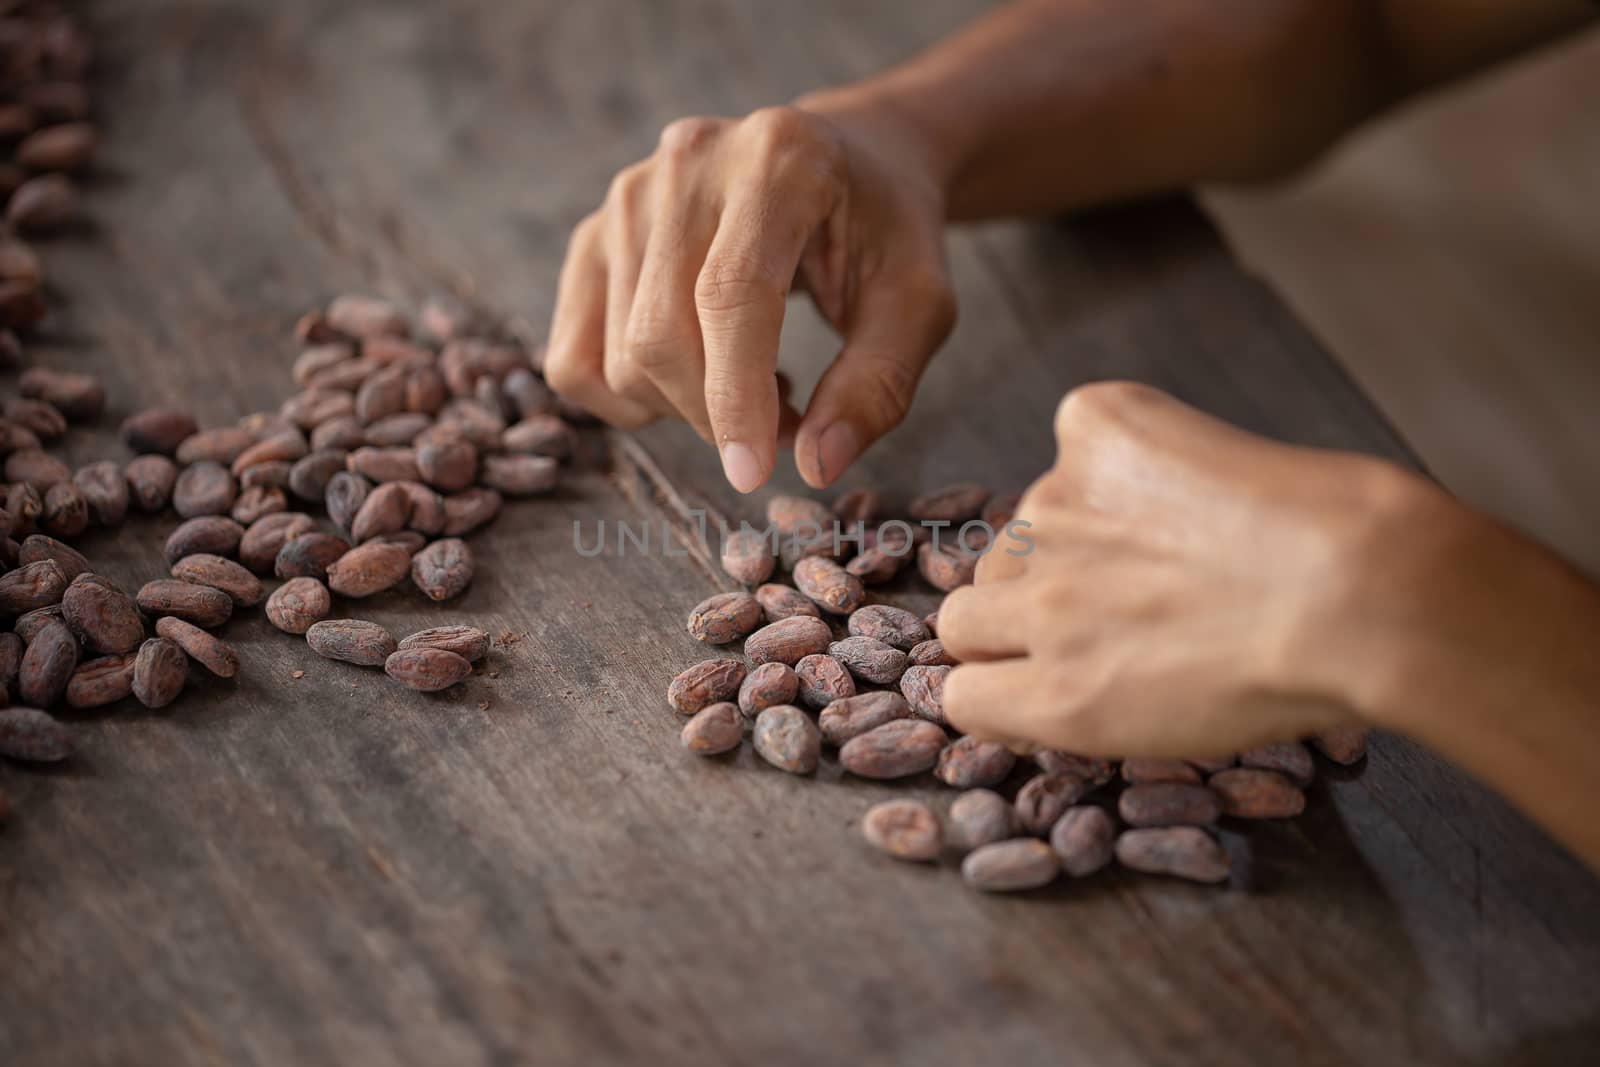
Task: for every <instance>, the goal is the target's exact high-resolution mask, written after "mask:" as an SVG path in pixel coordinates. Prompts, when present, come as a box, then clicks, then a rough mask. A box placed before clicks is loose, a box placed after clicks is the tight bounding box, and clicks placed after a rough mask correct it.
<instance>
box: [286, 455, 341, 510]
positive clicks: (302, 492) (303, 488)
mask: <svg viewBox="0 0 1600 1067" xmlns="http://www.w3.org/2000/svg"><path fill="white" fill-rule="evenodd" d="M349 458H350V453H349V452H347V451H345V450H344V449H343V448H318V449H316V450H315V451H312V452H307V453H306V454H305V455H304V456H302V457H300V458H299V459H297V460H295V461H294V464H293V465H292V466H291V467H290V468H289V477H288V480H287V482H286V484H287V485H288V487H289V491H290V492H291V493H293V494H294V495H295V496H297V497H299V498H300V499H301V500H306V501H312V502H318V501H321V500H323V499H325V498H326V496H327V493H328V483H330V482H331V481H333V479H334V476H335V475H337V474H339V473H340V472H342V471H344V469H345V463H346V462H348V460H349Z"/></svg>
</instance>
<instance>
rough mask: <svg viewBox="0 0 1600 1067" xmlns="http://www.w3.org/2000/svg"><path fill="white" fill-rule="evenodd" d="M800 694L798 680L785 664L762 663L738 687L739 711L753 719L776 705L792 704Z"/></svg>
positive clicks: (792, 670)
mask: <svg viewBox="0 0 1600 1067" xmlns="http://www.w3.org/2000/svg"><path fill="white" fill-rule="evenodd" d="M799 692H800V678H799V676H798V675H796V674H795V672H794V668H792V667H790V666H789V665H788V664H786V663H763V664H761V666H759V667H757V668H756V669H755V670H753V671H751V672H750V673H749V674H747V675H746V676H745V679H744V681H743V682H742V683H741V684H740V686H739V710H740V712H742V713H743V714H744V717H745V718H747V719H753V718H755V717H756V716H757V715H759V714H760V713H761V712H763V711H765V710H766V709H767V708H770V707H772V706H774V705H776V704H792V703H794V701H795V698H796V696H798V695H799Z"/></svg>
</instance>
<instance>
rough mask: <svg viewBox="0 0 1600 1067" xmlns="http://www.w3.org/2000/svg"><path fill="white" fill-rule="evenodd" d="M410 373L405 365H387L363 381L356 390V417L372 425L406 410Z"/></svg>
mask: <svg viewBox="0 0 1600 1067" xmlns="http://www.w3.org/2000/svg"><path fill="white" fill-rule="evenodd" d="M409 373H410V372H409V371H408V369H407V368H406V367H404V366H394V367H385V368H384V369H383V370H380V371H378V372H377V373H376V374H373V375H372V376H370V377H369V378H367V380H366V381H364V382H362V383H361V388H359V389H357V390H356V418H358V419H360V420H361V421H362V422H364V423H366V424H367V425H369V426H370V425H371V424H372V423H374V422H377V421H378V420H379V419H381V418H383V417H385V416H387V415H396V414H399V413H400V412H402V411H404V410H405V409H406V376H407V374H409Z"/></svg>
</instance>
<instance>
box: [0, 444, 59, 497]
mask: <svg viewBox="0 0 1600 1067" xmlns="http://www.w3.org/2000/svg"><path fill="white" fill-rule="evenodd" d="M5 471H6V481H8V482H26V483H27V484H28V485H30V486H32V487H33V488H34V489H36V490H38V491H39V492H40V493H43V492H44V491H45V490H47V489H49V488H50V487H51V486H52V485H59V484H61V483H62V482H67V481H71V480H72V468H70V467H68V466H67V465H66V464H65V463H63V462H61V461H60V460H59V459H57V458H56V457H54V456H52V455H51V454H50V453H48V452H44V451H41V450H39V449H37V448H21V449H18V450H17V451H15V452H13V453H11V454H10V455H9V456H7V457H6V463H5Z"/></svg>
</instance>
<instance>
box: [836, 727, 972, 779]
mask: <svg viewBox="0 0 1600 1067" xmlns="http://www.w3.org/2000/svg"><path fill="white" fill-rule="evenodd" d="M949 740H950V739H949V738H948V737H946V736H945V732H944V731H943V730H941V729H940V728H939V727H937V726H935V725H934V724H933V723H931V722H925V721H923V720H921V719H896V720H894V721H892V722H886V723H884V724H883V725H882V726H878V727H874V728H873V729H871V730H868V731H867V732H866V733H863V734H859V735H857V736H856V737H853V738H851V739H850V740H849V741H846V742H845V743H844V744H843V745H841V746H840V748H839V766H841V767H843V768H844V769H845V770H847V771H849V772H850V773H851V774H855V775H858V776H860V777H862V778H878V779H887V778H904V777H907V776H908V775H913V774H921V773H922V772H923V771H927V770H932V769H933V766H934V764H935V763H937V762H938V760H939V753H940V752H941V751H943V749H944V747H945V745H946V744H947V743H948V742H949Z"/></svg>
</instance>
